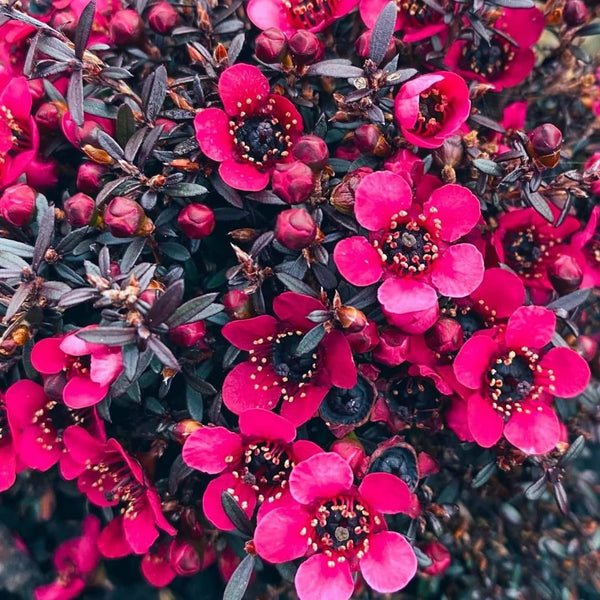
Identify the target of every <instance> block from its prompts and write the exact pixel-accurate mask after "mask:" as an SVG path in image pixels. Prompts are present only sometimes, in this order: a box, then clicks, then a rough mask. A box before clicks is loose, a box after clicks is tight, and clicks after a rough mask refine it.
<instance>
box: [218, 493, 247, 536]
mask: <svg viewBox="0 0 600 600" xmlns="http://www.w3.org/2000/svg"><path fill="white" fill-rule="evenodd" d="M221 504H222V505H223V510H224V511H225V514H226V515H227V516H228V517H229V520H230V521H231V522H232V523H233V525H234V527H235V528H236V529H237V530H238V531H239V532H240V533H241V534H242V535H243V536H245V537H247V538H251V537H252V535H253V533H254V528H253V527H252V523H251V522H250V519H248V517H247V516H246V513H245V512H244V511H243V510H242V508H241V507H240V505H239V504H238V503H237V501H236V499H235V498H234V497H233V496H232V495H231V494H230V493H229V492H223V493H222V494H221Z"/></svg>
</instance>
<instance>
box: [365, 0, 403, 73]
mask: <svg viewBox="0 0 600 600" xmlns="http://www.w3.org/2000/svg"><path fill="white" fill-rule="evenodd" d="M397 15H398V9H397V6H396V3H395V2H388V3H387V4H386V5H385V6H384V7H383V10H382V11H381V12H380V13H379V16H378V17H377V21H376V22H375V26H374V27H373V30H372V31H371V41H370V43H369V58H370V59H371V60H372V61H373V62H374V63H375V64H376V65H379V64H380V63H381V62H382V61H383V58H384V57H385V54H386V52H387V49H388V45H389V43H390V40H391V39H392V36H393V35H394V29H395V27H396V17H397Z"/></svg>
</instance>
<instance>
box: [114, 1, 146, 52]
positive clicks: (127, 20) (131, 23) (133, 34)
mask: <svg viewBox="0 0 600 600" xmlns="http://www.w3.org/2000/svg"><path fill="white" fill-rule="evenodd" d="M109 29H110V37H111V39H112V41H113V42H114V43H115V44H116V45H117V46H132V45H135V44H137V43H138V42H139V41H140V40H141V39H142V37H143V35H144V21H143V20H142V17H140V15H139V13H138V12H137V11H135V10H133V9H131V8H127V9H124V10H118V11H117V12H116V13H115V14H114V15H113V16H112V18H111V20H110V25H109Z"/></svg>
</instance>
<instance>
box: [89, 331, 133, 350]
mask: <svg viewBox="0 0 600 600" xmlns="http://www.w3.org/2000/svg"><path fill="white" fill-rule="evenodd" d="M77 337H80V338H81V339H82V340H85V341H86V342H91V343H93V344H102V345H103V346H122V345H124V344H127V343H129V342H132V341H133V340H135V329H133V328H132V327H96V328H94V329H85V330H82V331H78V332H77Z"/></svg>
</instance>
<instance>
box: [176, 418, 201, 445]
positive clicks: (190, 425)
mask: <svg viewBox="0 0 600 600" xmlns="http://www.w3.org/2000/svg"><path fill="white" fill-rule="evenodd" d="M200 427H202V425H201V424H200V423H198V421H194V420H193V419H184V420H183V421H179V423H175V425H174V426H173V428H172V429H171V432H172V434H173V436H174V437H175V439H176V440H177V441H178V442H179V443H180V444H183V443H184V442H185V440H187V438H189V437H190V435H192V433H194V431H196V430H197V429H200Z"/></svg>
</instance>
